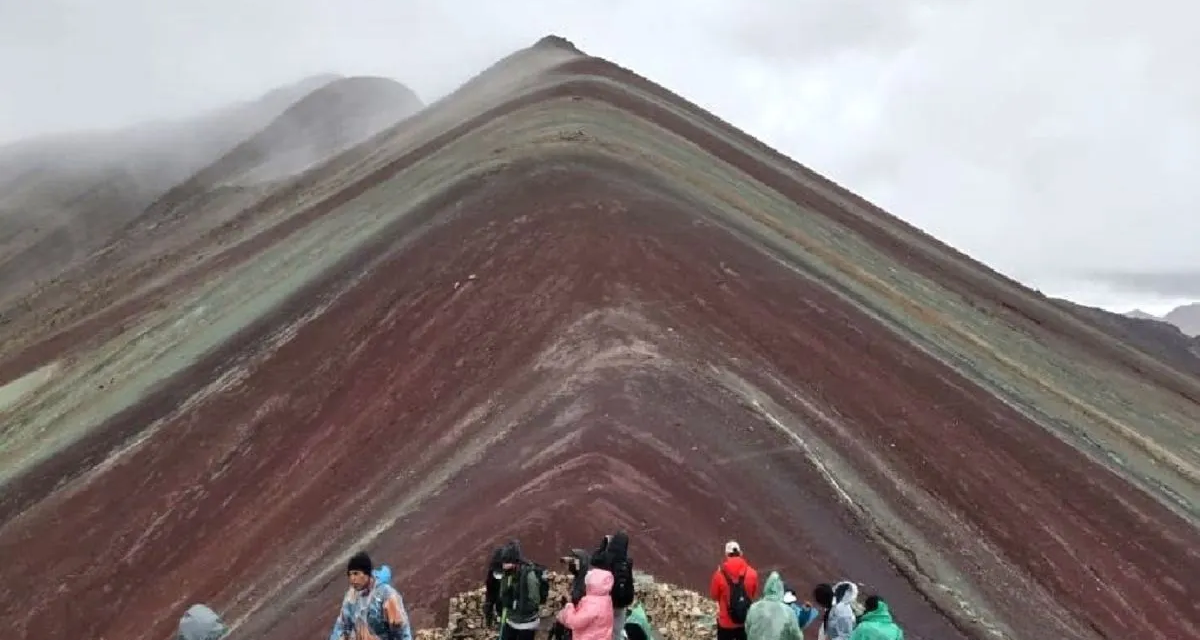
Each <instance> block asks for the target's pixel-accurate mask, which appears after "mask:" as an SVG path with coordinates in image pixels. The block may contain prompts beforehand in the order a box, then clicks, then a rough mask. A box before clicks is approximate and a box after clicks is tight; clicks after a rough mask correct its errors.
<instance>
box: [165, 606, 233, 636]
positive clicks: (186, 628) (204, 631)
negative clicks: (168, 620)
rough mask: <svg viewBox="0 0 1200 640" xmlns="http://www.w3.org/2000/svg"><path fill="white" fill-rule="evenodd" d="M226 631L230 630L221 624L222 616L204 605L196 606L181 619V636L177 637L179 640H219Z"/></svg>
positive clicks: (190, 608) (189, 609)
mask: <svg viewBox="0 0 1200 640" xmlns="http://www.w3.org/2000/svg"><path fill="white" fill-rule="evenodd" d="M226 631H228V628H227V627H226V626H225V624H224V623H222V622H221V616H219V615H217V613H216V612H215V611H213V610H212V609H209V608H208V607H206V606H204V605H202V604H194V605H192V606H191V607H189V608H188V610H187V612H186V613H184V614H183V617H182V618H180V619H179V635H177V636H175V637H176V639H177V640H217V639H218V638H221V637H223V636H224V635H225V632H226Z"/></svg>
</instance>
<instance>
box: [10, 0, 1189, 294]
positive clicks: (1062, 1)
mask: <svg viewBox="0 0 1200 640" xmlns="http://www.w3.org/2000/svg"><path fill="white" fill-rule="evenodd" d="M1197 14H1200V9H1197V8H1196V7H1194V6H1193V5H1191V4H1185V3H1183V2H1181V1H1171V0H1151V1H1149V2H1142V3H1136V4H1132V5H1131V4H1129V3H1119V2H1115V1H1113V0H1093V1H1091V2H1083V1H1082V0H1058V1H1057V2H1053V3H1044V2H1037V3H1035V2H1033V1H1032V0H1017V1H1009V2H998V1H996V0H989V1H975V2H947V1H944V0H932V1H927V2H905V1H892V2H882V1H879V2H868V1H866V0H853V1H845V2H839V3H828V2H816V1H812V0H791V1H790V2H783V1H778V2H776V1H761V0H760V1H758V2H752V3H745V2H736V3H735V2H732V1H718V0H703V1H696V0H693V1H690V2H681V1H679V0H660V1H659V2H655V3H643V2H631V1H617V0H613V1H607V2H583V1H553V2H552V1H550V0H521V1H509V2H504V3H495V2H482V1H470V2H469V1H461V2H450V1H438V2H434V1H431V0H418V1H408V2H402V3H394V2H380V1H374V0H351V1H346V2H338V3H332V2H318V1H316V0H300V1H292V2H282V1H280V0H239V1H238V2H232V1H228V0H211V1H206V2H198V1H186V2H184V1H180V2H174V3H155V2H148V1H145V0H110V1H109V2H103V3H101V2H83V1H65V0H59V1H49V0H47V1H44V2H39V3H28V4H26V3H16V2H8V3H4V4H0V81H2V83H3V84H2V86H3V87H4V89H5V99H3V100H0V141H13V140H17V139H20V138H25V137H29V136H34V135H40V134H45V133H51V132H60V131H67V130H78V129H95V128H109V127H117V126H123V125H128V124H131V123H136V122H140V121H145V120H150V119H160V118H174V117H179V116H183V115H188V114H193V113H196V112H199V111H202V110H206V109H212V108H214V107H217V106H220V105H223V104H227V103H229V102H231V101H236V100H244V99H250V98H253V97H256V96H257V95H259V94H261V93H263V92H265V91H268V90H270V89H272V88H275V87H276V86H279V85H281V84H284V83H287V82H292V81H295V80H298V79H300V78H303V77H305V76H308V75H312V74H316V73H326V72H332V73H341V74H347V75H350V74H376V75H383V76H387V77H392V78H395V79H397V80H399V81H401V82H403V83H405V84H406V85H407V86H409V87H411V88H412V89H414V90H415V91H416V92H417V93H418V94H419V95H420V96H421V98H422V99H424V100H425V101H427V102H429V101H431V100H433V99H436V98H437V97H439V96H441V95H443V94H445V93H446V92H448V91H450V90H451V89H453V88H454V87H455V86H457V85H458V84H460V83H461V82H463V81H464V80H466V79H467V78H468V77H470V76H471V75H473V74H475V73H477V72H478V71H480V70H481V69H482V68H483V67H485V66H486V65H487V64H489V63H491V62H492V61H494V60H495V59H496V58H498V57H500V56H502V55H504V54H506V53H508V52H510V51H512V50H514V49H516V48H519V47H522V46H526V45H527V44H528V43H529V42H531V41H533V40H535V39H536V38H538V37H540V36H542V35H545V34H546V33H550V32H553V33H558V34H561V35H563V36H566V37H568V38H570V39H572V40H573V41H575V42H576V43H577V44H579V45H580V46H581V47H582V48H584V49H585V50H587V51H589V52H591V53H594V54H595V55H600V56H604V57H607V58H609V59H611V60H613V61H615V62H618V63H620V64H622V65H625V66H627V67H630V68H634V69H636V70H637V71H638V72H639V73H642V74H644V75H647V76H649V77H650V78H651V79H653V80H655V81H657V82H660V83H662V84H664V85H665V86H667V87H668V88H670V89H672V90H674V91H677V92H679V93H681V94H682V95H684V96H686V97H688V98H689V99H691V100H693V101H695V102H697V103H699V104H700V105H701V106H703V107H705V108H707V109H710V110H712V111H714V112H715V113H717V114H718V115H720V116H722V117H723V118H725V119H726V120H728V121H730V122H732V123H734V124H735V125H737V126H739V127H740V128H742V129H744V130H746V131H748V132H749V133H751V134H752V135H755V136H757V137H759V138H761V139H763V140H764V141H765V142H767V143H768V144H770V145H772V146H775V147H777V148H779V149H780V150H781V151H783V152H785V153H787V154H789V155H791V156H793V157H795V158H797V159H798V160H800V161H801V162H804V163H805V164H808V165H809V166H812V167H813V168H815V169H816V170H818V171H821V172H823V173H826V174H828V175H830V176H831V177H833V178H834V179H836V180H838V181H839V182H841V183H842V184H844V185H846V186H848V187H850V188H851V189H853V190H855V191H857V192H859V193H861V194H863V195H865V196H867V197H868V198H870V199H872V200H873V201H875V202H877V203H878V204H880V205H882V206H883V207H885V208H887V209H889V210H891V211H892V212H894V213H896V214H897V215H899V216H901V217H903V218H905V219H906V220H908V221H910V222H912V223H914V224H916V225H918V226H920V227H922V228H923V229H925V230H927V231H929V232H930V233H932V234H934V235H936V236H938V237H940V238H942V239H943V240H945V241H947V242H949V243H951V244H953V245H954V246H956V247H958V248H959V249H961V250H963V251H965V252H967V253H969V254H971V255H973V256H975V257H977V258H980V259H982V260H984V261H986V262H987V263H989V264H991V265H992V266H994V267H996V268H998V269H1000V270H1002V271H1004V272H1006V273H1008V274H1010V275H1012V276H1014V277H1017V278H1018V279H1020V280H1022V281H1024V282H1026V283H1028V284H1030V285H1032V286H1035V287H1038V288H1040V289H1042V290H1043V291H1044V292H1046V293H1049V294H1052V295H1063V296H1066V297H1069V298H1072V299H1074V300H1076V301H1078V302H1082V303H1084V304H1092V305H1097V306H1103V307H1106V308H1110V309H1114V310H1121V311H1124V310H1127V309H1129V308H1131V307H1134V306H1138V307H1142V308H1144V309H1146V310H1148V311H1151V312H1154V313H1162V312H1164V311H1165V310H1167V309H1169V308H1171V307H1172V306H1174V305H1175V304H1178V303H1180V302H1183V301H1186V300H1189V299H1194V298H1196V297H1200V276H1198V275H1197V274H1200V252H1197V251H1196V248H1195V247H1196V239H1197V238H1200V216H1197V215H1195V212H1196V211H1197V210H1200V207H1198V206H1197V204H1198V202H1197V201H1198V200H1200V196H1198V195H1197V190H1196V189H1195V188H1194V187H1193V186H1191V182H1192V181H1191V180H1190V179H1189V178H1190V177H1191V173H1192V172H1194V170H1195V167H1197V166H1198V162H1197V160H1198V157H1197V156H1198V154H1200V76H1197V74H1195V73H1193V72H1192V71H1191V68H1192V65H1193V63H1194V61H1195V60H1198V59H1200V41H1197V39H1196V38H1195V37H1194V34H1195V27H1194V25H1195V18H1196V17H1197ZM1181 283H1182V284H1181Z"/></svg>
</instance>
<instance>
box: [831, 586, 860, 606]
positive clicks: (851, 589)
mask: <svg viewBox="0 0 1200 640" xmlns="http://www.w3.org/2000/svg"><path fill="white" fill-rule="evenodd" d="M855 600H858V585H856V584H854V583H853V582H849V581H842V582H839V583H837V584H835V585H833V606H835V607H836V606H838V605H839V604H842V603H851V602H854V601H855Z"/></svg>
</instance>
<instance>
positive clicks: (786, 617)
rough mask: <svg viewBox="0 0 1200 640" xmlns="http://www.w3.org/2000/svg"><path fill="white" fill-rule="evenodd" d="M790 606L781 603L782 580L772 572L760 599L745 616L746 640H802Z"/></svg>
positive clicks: (776, 573)
mask: <svg viewBox="0 0 1200 640" xmlns="http://www.w3.org/2000/svg"><path fill="white" fill-rule="evenodd" d="M803 637H804V636H803V635H801V633H800V625H799V624H797V623H796V613H795V611H793V610H792V606H791V605H789V604H787V603H786V602H784V601H783V579H782V578H780V577H779V572H777V571H772V572H771V575H769V576H767V582H766V584H765V585H764V586H763V595H762V599H761V600H758V601H757V602H755V603H754V604H752V605H750V612H749V613H748V614H746V640H802V639H803Z"/></svg>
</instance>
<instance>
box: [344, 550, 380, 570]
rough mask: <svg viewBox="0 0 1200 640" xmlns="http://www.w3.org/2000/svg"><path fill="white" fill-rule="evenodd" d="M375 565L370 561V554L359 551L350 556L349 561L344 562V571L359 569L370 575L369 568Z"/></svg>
mask: <svg viewBox="0 0 1200 640" xmlns="http://www.w3.org/2000/svg"><path fill="white" fill-rule="evenodd" d="M374 568H375V565H374V564H373V563H372V562H371V556H369V555H367V552H366V551H359V552H358V553H356V554H354V555H353V556H350V562H349V563H347V564H346V573H350V572H351V571H361V572H363V573H365V574H367V575H371V570H372V569H374Z"/></svg>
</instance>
